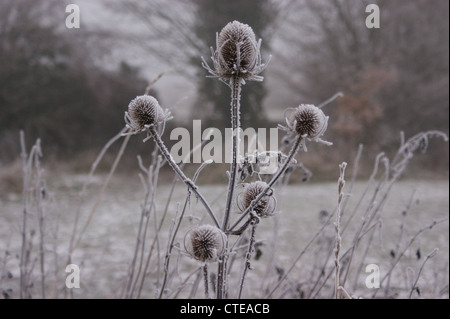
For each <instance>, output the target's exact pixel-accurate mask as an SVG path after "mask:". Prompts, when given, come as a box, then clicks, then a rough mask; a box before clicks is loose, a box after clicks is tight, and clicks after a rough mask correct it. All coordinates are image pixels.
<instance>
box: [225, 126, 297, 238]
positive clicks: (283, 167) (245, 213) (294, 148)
mask: <svg viewBox="0 0 450 319" xmlns="http://www.w3.org/2000/svg"><path fill="white" fill-rule="evenodd" d="M302 140H303V137H302V136H300V135H297V138H296V140H295V142H294V145H292V148H291V150H290V151H289V155H288V158H287V159H286V162H285V163H284V164H283V166H282V167H281V168H280V169H279V170H278V172H277V173H276V174H275V176H273V177H272V179H271V180H270V182H269V183H268V184H267V187H266V188H265V189H264V190H263V191H262V192H261V193H260V194H259V195H258V196H257V197H256V198H255V199H254V200H253V201H252V202H251V204H250V205H249V206H248V207H247V208H246V209H245V211H244V212H243V213H242V214H241V217H239V219H238V220H237V221H236V222H235V223H234V224H233V225H232V226H231V227H230V228H229V229H227V230H226V231H224V232H225V234H229V233H231V232H232V231H233V229H234V228H235V227H236V226H237V225H239V223H240V222H241V221H242V220H243V219H244V218H245V217H246V216H247V215H248V214H249V213H250V212H251V211H252V210H253V209H254V208H255V206H256V205H257V204H258V202H259V201H260V200H261V198H263V196H264V195H265V194H266V193H267V192H268V191H269V190H270V189H271V188H272V186H273V185H274V184H275V183H276V181H277V180H278V179H279V178H280V177H281V174H283V173H284V171H285V170H286V169H287V167H288V166H289V163H290V162H291V161H292V159H293V158H294V157H295V155H296V154H297V152H298V147H299V146H300V144H301V142H302Z"/></svg>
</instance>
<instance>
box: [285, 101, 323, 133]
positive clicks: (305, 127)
mask: <svg viewBox="0 0 450 319" xmlns="http://www.w3.org/2000/svg"><path fill="white" fill-rule="evenodd" d="M286 124H287V126H288V129H289V130H290V131H291V132H292V133H295V134H297V135H300V136H306V137H307V138H309V139H313V140H316V139H319V138H320V137H321V136H322V135H323V134H324V133H325V131H326V130H327V126H328V116H325V114H324V113H323V112H322V110H321V109H319V108H318V107H316V106H314V105H311V104H301V105H300V106H299V107H297V108H296V109H294V111H293V112H292V113H291V115H290V117H289V118H286Z"/></svg>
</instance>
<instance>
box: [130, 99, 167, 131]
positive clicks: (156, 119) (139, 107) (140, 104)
mask: <svg viewBox="0 0 450 319" xmlns="http://www.w3.org/2000/svg"><path fill="white" fill-rule="evenodd" d="M125 119H126V122H127V125H128V126H129V127H130V128H131V129H132V130H133V131H142V130H143V129H145V127H146V126H149V125H156V124H158V123H160V122H162V121H164V119H165V113H164V111H163V110H162V108H161V106H160V105H159V103H158V100H156V99H155V98H154V97H153V96H150V95H141V96H138V97H136V98H135V99H133V100H132V101H131V102H130V104H129V105H128V112H127V113H126V115H125Z"/></svg>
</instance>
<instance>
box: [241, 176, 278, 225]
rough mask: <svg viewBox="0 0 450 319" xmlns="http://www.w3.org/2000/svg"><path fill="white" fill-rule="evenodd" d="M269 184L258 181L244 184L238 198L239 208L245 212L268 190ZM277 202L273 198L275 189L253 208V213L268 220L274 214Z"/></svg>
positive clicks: (269, 191) (268, 192)
mask: <svg viewBox="0 0 450 319" xmlns="http://www.w3.org/2000/svg"><path fill="white" fill-rule="evenodd" d="M267 186H268V185H267V183H265V182H261V181H256V182H252V183H249V184H244V189H243V190H242V192H241V193H239V195H238V196H237V198H236V201H237V206H238V208H239V210H240V211H241V212H244V211H245V210H246V209H247V208H248V207H249V206H250V205H251V204H252V201H253V200H255V199H256V198H257V197H258V196H259V194H261V193H262V192H263V191H264V190H265V189H266V188H267ZM276 206H277V202H276V199H275V197H274V196H273V189H271V188H270V189H269V190H268V191H267V192H266V193H265V194H264V196H263V197H261V199H260V200H259V201H258V203H257V204H256V205H255V207H254V208H253V212H255V214H256V215H257V216H258V217H260V218H267V217H270V216H272V215H273V214H274V211H275V208H276Z"/></svg>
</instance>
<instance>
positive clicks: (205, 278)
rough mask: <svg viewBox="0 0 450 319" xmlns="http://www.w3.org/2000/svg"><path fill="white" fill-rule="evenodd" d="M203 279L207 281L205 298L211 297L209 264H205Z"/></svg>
mask: <svg viewBox="0 0 450 319" xmlns="http://www.w3.org/2000/svg"><path fill="white" fill-rule="evenodd" d="M202 269H203V279H204V281H205V299H209V298H210V297H209V289H208V286H209V279H208V264H206V263H205V264H204V265H203V267H202Z"/></svg>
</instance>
